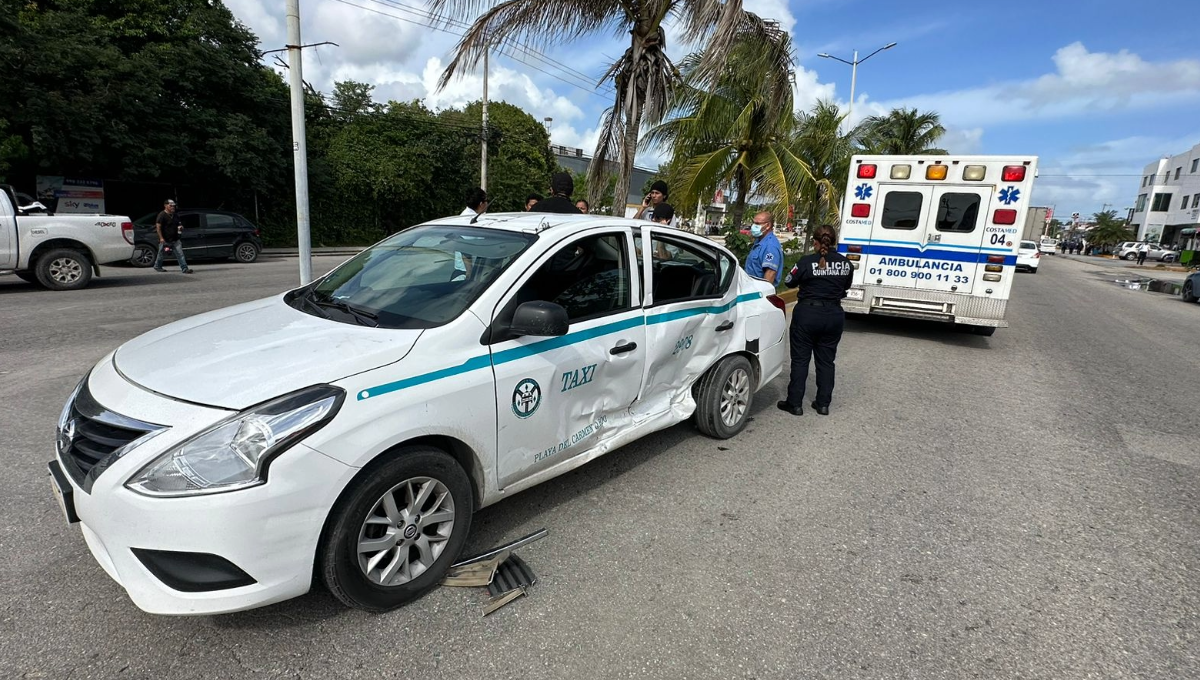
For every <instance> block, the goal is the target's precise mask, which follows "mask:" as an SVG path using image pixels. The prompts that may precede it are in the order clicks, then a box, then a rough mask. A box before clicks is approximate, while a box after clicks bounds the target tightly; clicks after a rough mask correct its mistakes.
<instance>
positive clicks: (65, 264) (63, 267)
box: [49, 257, 83, 285]
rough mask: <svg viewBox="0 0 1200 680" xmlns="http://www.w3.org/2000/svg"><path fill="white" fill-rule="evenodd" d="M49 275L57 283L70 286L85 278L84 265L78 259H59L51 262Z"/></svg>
mask: <svg viewBox="0 0 1200 680" xmlns="http://www.w3.org/2000/svg"><path fill="white" fill-rule="evenodd" d="M49 273H50V278H52V279H54V281H55V282H56V283H60V284H63V285H69V284H72V283H75V282H76V281H78V280H79V279H80V277H82V276H83V265H81V264H80V263H79V260H76V259H72V258H69V257H57V258H54V259H53V260H51V261H50V267H49Z"/></svg>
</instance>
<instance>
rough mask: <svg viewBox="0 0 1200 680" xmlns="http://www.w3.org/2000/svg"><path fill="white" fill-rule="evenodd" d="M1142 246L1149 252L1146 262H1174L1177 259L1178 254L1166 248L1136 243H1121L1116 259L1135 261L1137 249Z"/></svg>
mask: <svg viewBox="0 0 1200 680" xmlns="http://www.w3.org/2000/svg"><path fill="white" fill-rule="evenodd" d="M1142 245H1146V246H1147V247H1148V248H1149V250H1147V251H1146V259H1147V260H1156V261H1158V262H1174V261H1175V260H1177V259H1179V253H1177V252H1175V251H1174V250H1172V249H1171V248H1170V247H1168V246H1163V245H1159V244H1157V243H1147V244H1142V243H1137V242H1126V243H1122V244H1121V247H1120V248H1119V249H1118V250H1117V257H1119V258H1121V259H1122V260H1129V261H1131V262H1132V261H1133V260H1136V259H1137V256H1138V249H1139V248H1140V247H1141V246H1142Z"/></svg>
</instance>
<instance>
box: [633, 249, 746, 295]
mask: <svg viewBox="0 0 1200 680" xmlns="http://www.w3.org/2000/svg"><path fill="white" fill-rule="evenodd" d="M650 256H651V257H652V258H653V271H652V272H651V278H650V284H651V286H652V290H653V291H654V304H656V305H657V304H662V303H665V302H672V301H675V300H687V299H690V298H703V297H713V296H716V295H719V294H720V293H721V290H722V289H723V288H722V287H723V286H724V287H725V288H727V287H728V283H727V281H725V277H724V276H723V275H722V274H723V273H722V271H721V264H720V258H719V257H718V256H717V253H716V251H713V250H709V249H708V248H705V247H703V246H697V245H694V244H691V243H687V242H685V241H682V240H677V239H672V238H664V237H662V236H659V235H658V234H654V235H652V236H651V238H650ZM725 275H726V276H728V278H729V280H732V278H733V277H732V271H731V270H727V271H726V273H725Z"/></svg>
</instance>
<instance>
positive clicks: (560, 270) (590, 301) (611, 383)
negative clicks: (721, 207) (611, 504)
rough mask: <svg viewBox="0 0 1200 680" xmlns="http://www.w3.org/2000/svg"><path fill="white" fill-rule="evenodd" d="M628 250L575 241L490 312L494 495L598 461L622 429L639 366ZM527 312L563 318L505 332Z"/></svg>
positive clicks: (542, 262)
mask: <svg viewBox="0 0 1200 680" xmlns="http://www.w3.org/2000/svg"><path fill="white" fill-rule="evenodd" d="M632 247H633V238H632V232H631V231H630V230H629V229H628V228H600V229H596V230H592V231H590V232H586V233H584V234H583V235H576V236H575V237H572V238H571V239H569V240H566V241H564V242H562V243H559V244H556V245H555V247H553V248H551V249H549V250H548V252H547V253H546V254H544V255H543V256H542V257H541V258H539V259H538V261H537V262H535V264H534V265H533V266H532V267H531V268H530V270H529V272H527V274H526V275H525V276H524V277H523V278H522V279H521V280H519V281H518V283H517V284H516V285H515V286H514V289H513V290H512V291H511V292H510V293H509V294H508V295H507V296H506V297H505V299H504V300H503V301H502V302H501V303H500V305H499V306H498V308H497V310H496V313H495V316H494V318H493V320H492V325H491V330H490V338H489V341H490V345H491V357H492V370H493V373H494V376H495V390H496V412H497V417H498V422H497V434H496V451H497V457H496V466H497V476H498V478H499V482H500V487H501V488H506V487H508V486H510V485H512V484H513V483H515V482H519V481H521V480H523V479H527V478H529V477H531V476H533V475H537V474H538V473H540V472H542V471H546V470H549V469H550V468H553V467H555V466H557V465H560V464H563V463H564V462H566V461H568V460H570V459H572V458H575V457H577V456H580V455H583V454H586V453H588V452H592V454H593V455H599V453H601V452H603V451H604V450H607V448H608V446H609V445H610V443H611V439H612V438H613V437H614V436H616V435H618V434H620V433H621V432H623V431H625V430H627V429H628V426H629V424H630V410H629V409H630V406H631V405H632V404H633V402H634V400H635V399H636V398H637V395H638V392H639V390H640V389H641V383H642V373H643V370H644V368H645V357H646V346H645V345H646V329H645V325H644V319H643V316H642V309H641V306H640V304H637V302H636V296H635V295H634V294H633V291H634V290H636V288H635V287H634V286H635V284H636V283H637V281H636V276H637V275H638V273H637V272H636V271H635V270H634V267H632V266H631V264H630V263H631V262H632V261H633V258H632ZM530 302H533V303H538V304H536V305H535V307H536V308H537V310H538V313H558V314H561V313H562V312H565V323H564V324H563V325H562V327H560V328H558V329H557V330H555V329H553V328H552V327H551V326H552V324H547V326H546V328H545V330H538V327H537V326H536V325H534V326H533V327H530V328H521V327H520V326H521V324H517V326H514V323H513V322H514V319H517V318H527V316H526V317H522V313H521V312H520V311H519V310H520V309H521V306H522V305H523V304H525V303H530ZM544 303H551V305H545V304H544ZM559 308H561V309H559ZM547 310H549V311H547ZM526 311H528V308H527V309H526ZM523 333H524V334H523ZM535 333H536V334H535Z"/></svg>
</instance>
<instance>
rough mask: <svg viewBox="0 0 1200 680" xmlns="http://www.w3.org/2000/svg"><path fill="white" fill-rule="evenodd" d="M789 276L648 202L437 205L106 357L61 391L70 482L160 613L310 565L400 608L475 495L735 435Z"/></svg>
mask: <svg viewBox="0 0 1200 680" xmlns="http://www.w3.org/2000/svg"><path fill="white" fill-rule="evenodd" d="M774 292H775V291H774V288H773V287H772V286H771V285H770V284H767V283H765V282H763V281H758V280H755V279H752V278H751V277H749V276H747V275H746V274H745V273H744V272H743V271H742V270H741V268H740V267H739V266H738V263H737V261H736V260H735V258H734V257H733V256H732V255H731V254H730V253H729V252H728V251H726V250H725V249H723V248H721V247H719V246H716V245H714V244H713V243H712V242H711V241H708V240H707V239H703V238H701V237H698V236H692V235H690V234H687V233H683V232H680V231H678V230H675V229H671V228H669V227H665V226H660V225H652V224H650V223H648V222H641V221H635V220H626V219H618V218H603V217H595V216H587V215H550V214H529V213H523V214H519V215H517V214H498V215H485V216H483V217H480V218H479V219H478V220H477V222H476V223H475V224H468V223H467V221H466V218H463V217H454V218H447V219H444V220H439V221H435V222H430V223H427V224H424V225H420V226H417V227H414V228H411V229H408V230H405V231H403V232H400V233H398V234H396V235H394V236H392V237H390V238H388V239H386V240H385V241H382V242H380V243H378V244H376V245H375V246H373V247H372V248H370V249H368V250H366V251H364V252H362V253H361V254H359V255H358V256H356V257H354V258H353V259H351V260H349V261H347V262H346V263H344V264H342V265H341V266H339V267H338V268H337V269H335V270H333V271H332V272H330V273H329V274H327V275H325V276H324V277H322V278H320V279H319V280H317V281H315V282H314V283H312V284H311V285H308V286H305V287H302V288H299V289H296V290H292V291H290V292H288V293H286V294H282V295H278V296H275V297H271V298H267V299H264V300H259V301H257V302H250V303H247V304H242V305H238V306H235V307H230V308H227V309H222V310H217V311H214V312H209V313H207V314H202V315H200V316H196V317H192V318H189V319H185V320H182V321H178V322H176V323H173V324H170V325H168V326H164V327H162V328H159V329H157V330H154V331H151V332H149V333H147V334H145V335H142V336H140V337H138V338H135V339H134V340H132V341H130V342H128V343H126V344H124V345H122V346H121V347H119V348H118V349H117V350H116V351H115V352H113V353H112V354H110V355H108V356H106V357H105V358H104V359H102V360H101V361H100V363H98V364H97V365H96V366H95V367H94V368H93V369H92V370H91V372H90V373H89V374H88V375H87V376H86V377H85V378H84V379H83V381H82V382H81V383H80V384H79V386H78V387H77V388H76V390H75V392H74V394H72V395H71V397H70V399H69V400H68V402H67V404H66V406H65V407H64V408H63V411H62V416H61V418H60V420H59V426H58V432H57V438H56V448H57V456H56V458H55V460H54V461H53V462H51V463H50V468H51V475H52V481H53V483H54V491H55V495H56V496H57V497H58V499H59V502H60V504H61V506H62V508H63V510H64V512H65V513H66V517H67V519H68V521H69V522H72V523H75V522H77V523H78V524H79V526H80V528H81V529H82V533H83V536H84V539H85V540H86V542H87V545H88V547H89V548H90V549H91V551H92V554H93V555H94V556H95V557H96V559H97V560H98V561H99V563H100V564H101V566H103V568H104V569H105V571H107V572H108V574H109V575H110V576H111V577H112V578H114V579H115V580H116V581H117V582H118V583H120V584H121V585H122V586H123V587H124V588H125V590H126V591H127V592H128V593H129V596H130V597H131V599H132V600H133V602H134V603H136V604H137V605H138V606H139V607H141V608H142V609H144V610H146V611H148V612H154V613H161V614H212V613H219V612H231V611H237V610H243V609H249V608H253V607H258V606H262V605H266V604H269V603H272V602H278V601H280V600H285V599H287V598H291V597H295V596H297V595H301V594H303V593H305V592H307V591H308V590H309V588H310V586H311V585H312V584H313V582H314V578H320V579H321V580H322V581H323V582H324V583H325V584H326V585H327V586H328V587H329V589H330V590H331V591H332V592H333V593H334V595H335V596H337V597H338V598H339V599H340V600H341V601H342V602H344V603H346V604H347V605H350V606H353V607H358V608H361V609H366V610H372V611H382V610H387V609H391V608H393V607H397V606H399V605H402V604H404V603H405V602H408V601H410V600H413V599H415V598H417V597H419V596H420V595H421V594H423V593H424V592H426V591H428V590H429V589H430V588H433V587H434V586H436V585H437V583H438V582H439V581H441V579H442V577H443V576H444V574H445V572H446V570H447V569H448V568H449V565H450V564H452V563H453V562H454V561H455V559H456V558H457V557H458V555H459V552H460V551H461V549H462V547H463V544H464V542H465V541H466V538H467V533H468V531H469V530H470V526H471V516H472V513H473V512H474V511H475V510H477V509H478V508H481V507H484V506H486V505H490V504H492V503H495V502H497V501H499V500H501V499H503V498H505V497H507V496H511V495H512V494H515V493H517V492H519V491H521V490H523V489H527V488H529V487H531V486H534V485H536V484H539V483H541V482H544V481H546V480H549V479H551V478H553V477H556V476H558V475H560V474H563V473H564V472H567V471H568V470H571V469H573V468H576V467H579V466H580V465H583V464H584V463H586V462H588V461H590V460H592V459H594V458H596V457H598V456H601V455H603V454H605V453H607V452H609V451H611V450H613V449H615V448H617V447H620V446H622V445H623V444H626V443H629V442H631V441H633V440H635V439H638V438H639V437H642V436H645V435H646V434H649V433H651V432H654V431H656V430H661V429H663V428H666V427H670V426H671V425H674V424H676V423H679V422H681V421H683V420H687V419H689V418H692V419H694V421H695V424H696V427H697V428H698V429H699V430H700V431H701V432H703V433H704V434H706V435H709V436H713V437H718V438H726V437H732V436H734V435H735V434H737V433H738V432H740V431H741V430H742V428H743V427H745V425H746V420H747V414H748V410H749V408H750V403H751V400H752V397H753V394H754V393H755V391H757V390H758V389H760V388H762V387H763V386H764V385H765V384H766V383H767V382H769V381H770V380H771V379H773V378H774V377H776V376H777V375H779V373H780V372H781V370H782V367H783V363H784V358H785V356H786V353H787V345H786V343H784V342H783V337H784V328H785V322H784V303H783V301H782V300H780V299H779V298H777V297H775V295H774Z"/></svg>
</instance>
